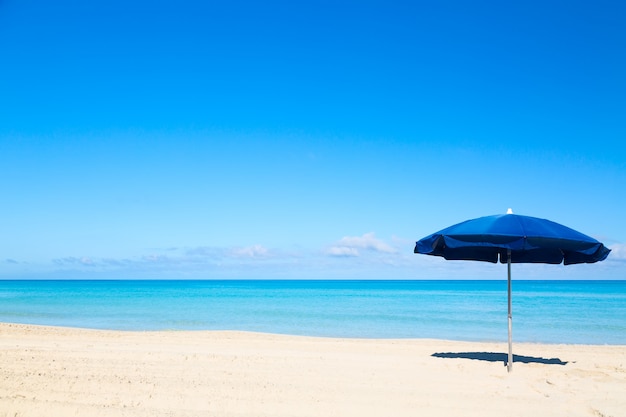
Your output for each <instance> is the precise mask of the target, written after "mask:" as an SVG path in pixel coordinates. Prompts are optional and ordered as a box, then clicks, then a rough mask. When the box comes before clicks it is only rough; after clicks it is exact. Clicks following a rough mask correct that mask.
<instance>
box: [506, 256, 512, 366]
mask: <svg viewBox="0 0 626 417" xmlns="http://www.w3.org/2000/svg"><path fill="white" fill-rule="evenodd" d="M507 256H508V260H507V268H508V275H509V283H508V293H509V360H508V362H507V364H506V369H507V371H508V372H511V370H512V369H513V336H512V334H511V333H512V328H513V315H512V313H511V249H507Z"/></svg>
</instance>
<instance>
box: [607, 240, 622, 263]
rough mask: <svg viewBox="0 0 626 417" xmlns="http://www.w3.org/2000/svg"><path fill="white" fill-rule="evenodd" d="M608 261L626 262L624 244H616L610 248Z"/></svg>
mask: <svg viewBox="0 0 626 417" xmlns="http://www.w3.org/2000/svg"><path fill="white" fill-rule="evenodd" d="M609 249H611V253H609V257H608V259H610V260H613V261H626V243H616V244H615V245H613V246H611V247H610V248H609Z"/></svg>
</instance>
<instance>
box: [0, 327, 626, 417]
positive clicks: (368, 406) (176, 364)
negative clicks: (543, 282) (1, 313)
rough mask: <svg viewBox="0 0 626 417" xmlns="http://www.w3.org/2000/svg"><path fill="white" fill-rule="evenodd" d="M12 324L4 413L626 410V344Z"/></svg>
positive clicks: (2, 385) (5, 344)
mask: <svg viewBox="0 0 626 417" xmlns="http://www.w3.org/2000/svg"><path fill="white" fill-rule="evenodd" d="M506 351H507V346H506V344H505V343H481V342H460V341H444V340H429V339H347V338H346V339H343V338H321V337H304V336H286V335H274V334H265V333H252V332H231V331H110V330H87V329H75V328H65V327H46V326H34V325H24V324H10V323H3V324H0V365H1V371H0V416H11V417H13V416H41V415H46V416H70V415H80V416H199V415H206V416H414V415H429V416H452V415H464V416H501V415H507V416H529V415H550V416H595V417H597V416H604V417H609V416H612V417H618V416H625V415H626V397H625V396H624V392H626V346H624V345H605V346H600V345H557V344H529V343H517V344H514V354H515V355H516V356H515V358H516V362H515V363H514V367H513V372H511V373H507V371H506V367H505V366H504V362H503V361H504V359H503V358H504V353H505V352H506Z"/></svg>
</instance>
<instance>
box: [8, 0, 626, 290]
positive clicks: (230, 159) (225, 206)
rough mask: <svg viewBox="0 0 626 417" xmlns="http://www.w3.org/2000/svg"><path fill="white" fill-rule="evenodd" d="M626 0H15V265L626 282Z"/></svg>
mask: <svg viewBox="0 0 626 417" xmlns="http://www.w3.org/2000/svg"><path fill="white" fill-rule="evenodd" d="M625 4H626V3H623V2H619V1H594V2H580V1H559V2H555V1H525V2H502V1H476V2H466V1H414V2H394V1H389V0H386V1H380V2H377V1H365V2H363V1H354V2H352V1H349V2H346V1H344V2H326V1H316V2H308V1H297V2H293V1H263V2H260V1H258V2H245V1H237V0H235V1H206V2H205V1H188V0H182V1H177V2H170V1H167V2H165V1H134V2H132V1H117V0H108V1H88V2H84V1H68V0H60V1H55V2H49V1H34V0H33V1H29V0H21V1H18V0H0V51H1V53H0V191H1V193H2V194H1V195H2V197H1V204H0V278H4V279H10V278H328V279H332V278H381V279H427V278H458V279H461V278H502V279H504V278H505V276H506V267H504V266H502V265H491V264H482V263H476V262H458V261H457V262H446V261H444V260H442V259H439V258H435V257H428V256H420V255H415V254H413V247H414V243H415V241H416V240H418V239H420V238H422V237H424V236H426V235H428V234H430V233H432V232H435V231H437V230H439V229H442V228H444V227H447V226H449V225H451V224H453V223H457V222H460V221H462V220H465V219H468V218H474V217H480V216H484V215H490V214H497V213H504V212H505V211H506V209H507V208H509V207H512V208H513V210H514V211H515V212H516V213H518V214H526V215H531V216H536V217H544V218H549V219H551V220H554V221H557V222H560V223H563V224H565V225H567V226H570V227H573V228H575V229H578V230H580V231H581V232H583V233H586V234H589V235H591V236H593V237H596V238H597V239H599V240H601V241H603V242H604V243H605V244H606V245H607V246H609V247H610V248H612V249H613V252H612V253H611V255H610V256H609V259H607V260H606V261H605V262H602V263H599V264H595V265H579V266H569V267H555V266H546V265H515V268H514V272H513V274H514V275H513V276H514V278H519V279H522V278H530V279H532V278H554V279H567V278H592V279H593V278H605V279H626V218H625V217H626V191H625V190H626V29H625V27H624V21H626V6H625Z"/></svg>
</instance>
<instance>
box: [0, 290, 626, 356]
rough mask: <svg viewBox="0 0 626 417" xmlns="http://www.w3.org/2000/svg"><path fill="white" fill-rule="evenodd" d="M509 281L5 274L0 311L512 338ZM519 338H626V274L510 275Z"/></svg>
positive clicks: (22, 315)
mask: <svg viewBox="0 0 626 417" xmlns="http://www.w3.org/2000/svg"><path fill="white" fill-rule="evenodd" d="M506 287H507V284H506V281H439V280H437V281H434V280H433V281H430V280H429V281H388V280H380V281H370V280H367V281H353V280H350V281H325V280H319V281H317V280H312V281H300V280H291V281H290V280H275V281H274V280H264V281H256V280H249V281H245V280H244V281H230V280H228V281H226V280H225V281H215V280H212V281H175V280H172V281H161V280H159V281H144V280H141V281H0V321H2V322H13V323H29V324H40V325H54V326H69V327H83V328H96V329H119V330H244V331H255V332H268V333H283V334H292V335H309V336H329V337H359V338H439V339H451V340H470V341H502V342H505V341H506V340H507V288H506ZM513 340H514V341H517V342H544V343H582V344H626V281H513Z"/></svg>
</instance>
